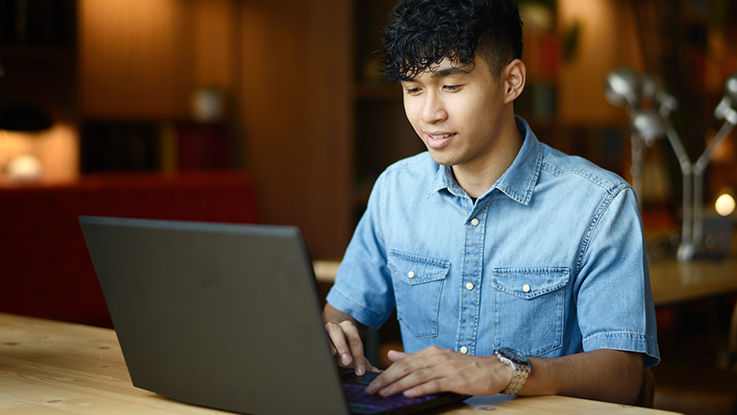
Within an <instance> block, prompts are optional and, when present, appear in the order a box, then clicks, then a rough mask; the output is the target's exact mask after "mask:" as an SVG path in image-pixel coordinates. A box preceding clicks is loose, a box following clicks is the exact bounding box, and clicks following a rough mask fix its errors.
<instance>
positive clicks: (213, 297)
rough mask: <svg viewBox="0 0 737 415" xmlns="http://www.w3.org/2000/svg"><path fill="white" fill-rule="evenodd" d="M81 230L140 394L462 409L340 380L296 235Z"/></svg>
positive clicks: (229, 406)
mask: <svg viewBox="0 0 737 415" xmlns="http://www.w3.org/2000/svg"><path fill="white" fill-rule="evenodd" d="M79 221H80V224H81V227H82V231H83V234H84V237H85V240H86V242H87V247H88V249H89V252H90V256H91V258H92V262H93V264H94V266H95V270H96V272H97V276H98V279H99V282H100V286H101V287H102V291H103V294H104V296H105V301H106V303H107V306H108V310H109V312H110V315H111V317H112V321H113V325H114V327H115V331H116V333H117V336H118V341H119V342H120V346H121V349H122V351H123V356H124V358H125V362H126V365H127V366H128V371H129V373H130V376H131V379H132V381H133V385H135V386H137V387H139V388H143V389H146V390H149V391H152V392H155V393H158V394H161V395H164V396H166V397H169V398H171V399H174V400H177V401H181V402H185V403H189V404H194V405H199V406H204V407H210V408H217V409H222V410H226V411H232V412H238V413H248V414H259V415H260V414H305V413H316V414H317V413H319V414H349V413H353V414H409V413H416V412H423V411H427V410H428V409H429V408H431V407H436V406H439V405H445V404H449V403H451V402H459V401H460V400H462V399H465V398H467V397H464V396H461V395H455V394H449V393H443V394H436V395H431V396H427V397H422V398H415V399H409V398H404V397H403V396H401V395H398V396H395V397H393V398H389V399H385V398H380V397H378V396H371V397H369V396H368V395H366V394H365V393H363V388H365V386H366V385H367V384H368V383H369V382H370V381H371V379H373V377H375V376H376V375H375V374H374V375H372V374H369V375H366V376H356V375H355V374H353V373H352V372H350V371H349V372H345V371H343V372H341V371H340V370H339V369H338V368H337V367H336V364H335V361H334V359H333V356H332V354H331V352H330V346H329V339H328V337H327V334H326V333H325V331H324V328H323V323H322V319H321V310H320V301H319V298H318V295H317V290H316V283H315V278H314V275H313V270H312V263H311V261H310V259H309V256H308V254H307V251H306V249H305V246H304V243H303V240H302V237H301V234H300V232H299V230H298V229H297V228H296V227H291V226H271V225H242V224H222V223H201V222H184V221H163V220H145V219H124V218H106V217H91V216H82V217H80V218H79ZM351 396H353V397H354V398H355V397H358V398H359V400H357V401H352V400H349V398H350V397H351ZM362 400H363V401H362Z"/></svg>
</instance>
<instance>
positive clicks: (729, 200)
mask: <svg viewBox="0 0 737 415" xmlns="http://www.w3.org/2000/svg"><path fill="white" fill-rule="evenodd" d="M734 207H735V203H734V198H733V197H732V196H731V195H730V194H728V193H724V194H722V195H720V196H719V197H718V198H717V201H716V203H714V208H715V209H716V211H717V213H718V214H719V215H720V216H729V215H731V214H732V212H734Z"/></svg>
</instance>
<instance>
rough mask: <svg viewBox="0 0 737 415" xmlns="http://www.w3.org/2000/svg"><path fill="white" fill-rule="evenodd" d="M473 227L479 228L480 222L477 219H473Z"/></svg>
mask: <svg viewBox="0 0 737 415" xmlns="http://www.w3.org/2000/svg"><path fill="white" fill-rule="evenodd" d="M471 225H473V226H479V220H478V219H476V218H473V219H471Z"/></svg>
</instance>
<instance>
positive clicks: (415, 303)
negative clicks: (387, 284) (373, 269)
mask: <svg viewBox="0 0 737 415" xmlns="http://www.w3.org/2000/svg"><path fill="white" fill-rule="evenodd" d="M387 265H388V266H389V270H390V271H391V274H392V281H393V284H394V291H395V294H396V295H395V298H396V302H397V318H398V319H399V321H400V322H401V323H402V324H403V325H404V326H405V327H406V328H407V329H408V330H409V331H410V332H412V334H414V335H415V337H418V338H425V337H435V336H437V335H438V312H439V310H440V295H441V293H442V291H443V284H444V282H445V279H446V277H447V276H448V270H449V269H450V262H448V261H444V260H439V259H434V258H428V257H425V256H420V255H414V254H407V253H403V252H398V251H395V250H392V251H391V252H389V258H388V259H387Z"/></svg>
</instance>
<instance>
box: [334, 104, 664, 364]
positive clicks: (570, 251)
mask: <svg viewBox="0 0 737 415" xmlns="http://www.w3.org/2000/svg"><path fill="white" fill-rule="evenodd" d="M517 127H518V129H519V130H520V133H521V135H522V136H523V137H524V142H523V144H522V147H521V149H520V151H519V153H518V154H517V156H516V158H515V160H514V162H513V163H512V165H511V166H510V167H509V168H508V169H507V171H506V172H505V173H504V174H503V175H502V176H501V177H500V178H499V180H497V182H496V183H495V184H494V185H493V186H492V187H491V188H490V189H488V191H486V192H485V193H484V194H483V195H482V196H481V197H479V198H478V199H477V200H476V201H475V202H474V201H473V199H471V197H469V196H468V194H467V193H466V192H465V191H464V190H463V189H462V188H461V187H460V186H459V185H458V183H457V182H456V180H455V178H454V176H453V174H452V170H451V169H450V168H449V167H445V166H442V165H439V164H437V163H435V162H434V161H433V160H432V158H431V157H430V155H429V154H428V153H427V152H425V153H421V154H418V155H416V156H414V157H410V158H407V159H404V160H401V161H399V162H397V163H395V164H393V165H392V166H390V167H389V168H387V169H386V170H385V171H384V172H383V173H382V174H381V175H380V176H379V178H378V179H377V181H376V183H375V185H374V188H373V191H372V193H371V196H370V198H369V202H368V207H367V209H366V212H365V214H364V216H363V217H362V219H361V220H360V222H359V224H358V227H357V228H356V231H355V233H354V235H353V238H352V240H351V242H350V244H349V246H348V249H347V251H346V253H345V256H344V258H343V261H342V263H341V265H340V268H339V270H338V275H337V277H336V280H335V285H334V286H333V288H332V289H331V290H330V292H329V294H328V297H327V300H328V302H330V304H332V305H333V306H335V307H336V308H337V309H339V310H342V311H343V312H346V313H348V314H350V315H352V316H353V317H354V318H355V319H356V320H357V321H359V322H361V323H363V324H366V325H368V326H372V327H378V326H380V325H381V324H383V322H384V321H386V319H387V318H388V317H389V316H390V314H391V312H392V311H393V310H394V308H395V307H396V310H397V318H398V319H399V323H400V328H401V332H402V341H403V343H404V348H405V351H407V352H415V351H418V350H420V349H423V348H425V347H428V346H430V345H436V346H439V347H443V348H448V349H453V350H456V351H460V352H463V353H471V354H475V355H479V356H485V355H490V354H492V353H493V352H494V350H495V349H497V348H499V347H512V348H515V349H517V350H519V351H520V352H522V353H524V354H525V355H527V356H538V357H558V356H564V355H569V354H573V353H577V352H582V351H590V350H596V349H617V350H627V351H634V352H640V353H643V354H645V364H646V366H653V365H655V364H657V363H658V361H659V360H660V357H659V351H658V345H657V340H656V323H655V311H654V307H653V301H652V294H651V291H650V277H649V274H648V268H647V261H646V258H645V249H644V241H643V236H642V223H641V220H640V216H639V212H638V208H637V203H636V200H635V195H634V193H633V191H632V188H631V187H630V186H629V185H628V184H627V183H626V182H625V181H624V180H623V179H622V178H620V177H619V176H617V175H616V174H614V173H611V172H608V171H606V170H603V169H601V168H599V167H597V166H595V165H593V164H592V163H590V162H588V161H586V160H584V159H582V158H579V157H573V156H568V155H565V154H563V153H561V152H558V151H556V150H554V149H552V148H550V147H549V146H547V145H545V144H542V143H540V142H539V141H538V140H537V138H536V137H535V135H534V134H533V133H532V131H531V130H530V128H529V126H528V125H527V123H526V122H525V121H524V120H522V119H521V118H517Z"/></svg>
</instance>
